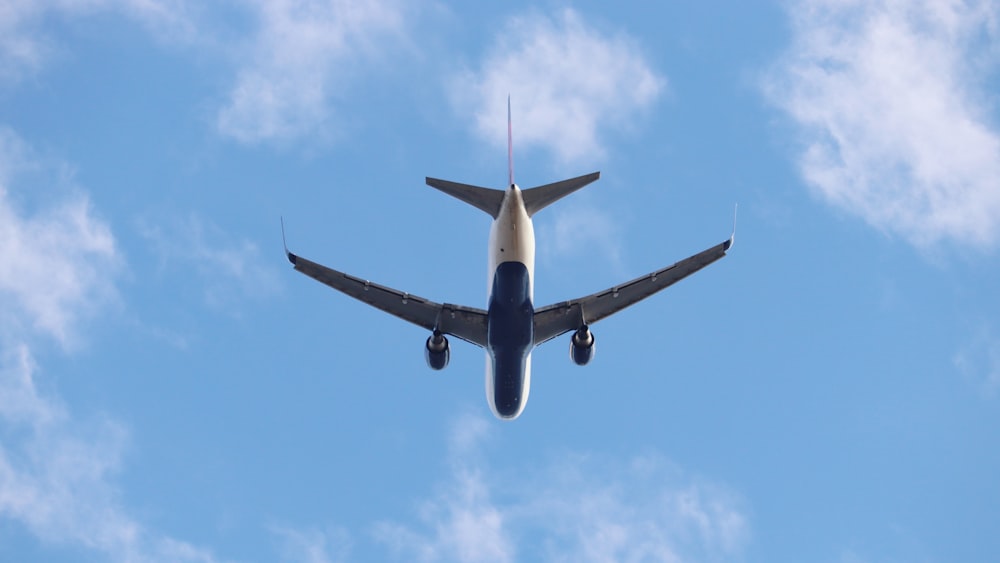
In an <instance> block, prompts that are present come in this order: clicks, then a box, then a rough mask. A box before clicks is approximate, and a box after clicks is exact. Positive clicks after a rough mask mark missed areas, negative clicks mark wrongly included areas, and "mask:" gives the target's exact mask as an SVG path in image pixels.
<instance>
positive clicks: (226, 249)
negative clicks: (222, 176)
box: [139, 214, 280, 311]
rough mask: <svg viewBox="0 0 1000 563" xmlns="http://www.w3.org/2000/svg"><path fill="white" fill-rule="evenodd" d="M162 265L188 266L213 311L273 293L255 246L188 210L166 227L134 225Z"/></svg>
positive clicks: (271, 276)
mask: <svg viewBox="0 0 1000 563" xmlns="http://www.w3.org/2000/svg"><path fill="white" fill-rule="evenodd" d="M139 232H140V234H141V235H142V236H143V237H144V238H146V239H147V240H148V241H149V242H150V244H151V245H152V248H153V250H154V252H155V253H156V254H157V255H158V256H159V259H160V262H161V266H162V267H163V268H165V269H167V268H173V267H180V268H190V269H192V271H193V272H195V273H197V275H198V279H200V280H201V283H202V285H203V290H202V291H203V295H204V298H205V302H206V303H207V304H208V305H210V306H212V307H215V308H217V309H225V310H230V311H232V310H233V307H234V306H235V305H237V304H238V303H239V302H240V301H241V300H244V299H256V298H260V297H263V296H267V295H271V294H273V293H274V292H276V291H278V289H279V287H280V286H279V283H278V277H277V275H276V274H275V272H274V271H273V270H270V269H268V268H265V267H264V266H262V265H261V264H262V263H263V261H262V260H261V258H260V252H259V251H258V249H257V245H256V244H254V243H253V242H251V241H248V240H246V239H242V240H237V239H235V238H234V237H232V236H230V235H228V234H227V233H225V232H224V231H223V230H222V229H221V228H219V227H218V226H217V225H215V224H213V223H212V222H210V221H207V220H205V219H202V218H201V217H199V216H198V215H195V214H192V215H190V216H188V217H187V218H185V219H183V220H179V221H174V222H173V223H171V224H168V225H160V224H152V223H150V222H148V221H144V222H141V223H140V224H139Z"/></svg>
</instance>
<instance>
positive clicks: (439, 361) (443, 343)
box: [424, 330, 451, 369]
mask: <svg viewBox="0 0 1000 563" xmlns="http://www.w3.org/2000/svg"><path fill="white" fill-rule="evenodd" d="M450 358H451V351H450V350H449V349H448V339H447V338H445V337H444V335H443V334H441V333H440V332H439V331H436V330H435V331H434V334H432V335H430V336H428V337H427V344H426V345H425V346H424V359H425V360H427V365H428V366H429V367H430V368H431V369H444V368H445V367H447V366H448V360H449V359H450Z"/></svg>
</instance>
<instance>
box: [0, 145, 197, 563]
mask: <svg viewBox="0 0 1000 563" xmlns="http://www.w3.org/2000/svg"><path fill="white" fill-rule="evenodd" d="M50 167H51V165H47V164H45V163H43V162H41V161H40V160H39V159H37V158H36V157H34V155H33V152H32V151H31V149H30V147H28V146H27V145H26V144H25V143H24V142H23V141H21V140H20V139H19V138H18V137H17V136H16V135H15V134H14V133H13V132H11V131H9V130H0V255H2V256H3V257H4V260H3V262H0V318H2V323H3V324H2V328H3V330H2V331H0V435H2V436H3V441H2V442H0V517H2V518H5V519H9V520H13V521H15V522H18V523H20V524H21V525H23V526H24V527H25V528H26V529H27V530H29V531H30V533H32V534H33V535H34V536H36V537H37V538H38V539H39V540H41V541H42V542H43V543H44V544H47V545H58V546H72V547H83V548H86V549H89V550H94V551H97V552H100V553H103V554H104V555H105V556H107V557H108V558H110V559H112V560H115V561H200V562H210V561H213V557H212V556H211V554H210V553H208V552H207V551H204V550H201V549H199V548H196V547H195V546H192V545H190V544H187V543H185V542H182V541H178V540H175V539H173V538H170V537H167V536H163V535H161V534H158V533H155V532H152V531H149V530H147V529H145V528H144V527H143V526H142V525H141V524H139V523H138V522H137V521H136V520H134V519H133V518H132V517H131V516H129V514H128V513H127V511H126V510H125V509H124V508H123V506H122V504H121V501H120V500H119V497H120V494H119V492H118V490H117V489H116V487H115V486H114V485H113V482H114V481H113V478H114V474H115V473H116V472H117V471H118V469H119V467H120V463H121V456H122V452H123V450H124V448H125V445H126V443H127V438H128V436H127V434H128V433H127V432H126V430H125V429H124V428H123V427H122V426H121V425H120V424H118V423H116V422H114V421H112V420H110V419H107V418H105V417H96V418H95V419H90V420H88V419H80V418H77V417H74V416H73V415H72V414H71V413H70V412H69V410H68V409H67V408H66V407H65V406H64V405H63V404H62V402H61V401H60V400H59V399H58V398H57V397H54V396H50V395H45V394H44V393H42V392H40V391H39V385H38V382H37V366H36V364H35V361H34V357H33V354H32V352H31V348H30V346H29V344H28V341H29V336H30V334H31V331H28V330H24V329H23V327H31V328H33V329H35V333H36V334H38V335H40V336H44V337H50V338H54V339H56V340H57V341H59V342H61V343H63V344H66V343H67V342H70V341H71V340H72V339H73V335H74V334H75V333H76V331H77V330H78V325H79V324H81V322H82V319H83V318H84V317H86V316H87V314H91V313H94V312H96V311H97V310H99V309H100V308H101V307H102V306H104V305H106V304H107V302H108V301H109V300H110V296H112V295H114V294H115V293H116V292H115V288H114V277H115V275H116V272H117V270H118V268H117V267H116V266H117V265H118V263H119V261H120V257H119V255H118V252H117V250H116V246H115V240H114V237H113V236H112V234H111V230H110V228H109V227H108V225H106V224H105V223H104V222H102V221H101V220H100V219H98V218H96V217H95V215H94V213H93V210H92V209H91V207H90V205H89V204H88V203H87V199H86V197H85V196H84V195H82V194H80V193H79V191H78V190H74V191H73V194H72V195H70V196H69V197H68V198H67V199H59V198H55V199H54V201H46V202H42V203H40V204H38V205H37V207H38V210H37V212H36V213H34V214H29V213H28V212H26V211H23V210H22V209H21V207H23V206H26V204H25V205H23V206H19V205H15V200H23V199H27V198H17V197H15V196H14V195H12V194H16V195H19V194H21V192H23V191H24V190H20V186H21V183H22V182H27V183H28V184H30V183H31V181H34V180H38V183H37V185H33V186H31V187H32V188H33V189H32V190H30V191H31V192H32V195H33V196H34V197H33V198H31V199H33V200H43V199H44V197H42V196H40V195H39V193H41V194H46V195H51V193H52V192H59V191H60V190H59V189H58V186H53V183H56V184H58V182H59V174H58V173H57V172H59V171H60V170H61V169H62V168H63V167H61V166H55V169H56V173H53V172H52V171H50V170H48V169H49V168H50ZM15 185H16V186H17V187H18V189H15Z"/></svg>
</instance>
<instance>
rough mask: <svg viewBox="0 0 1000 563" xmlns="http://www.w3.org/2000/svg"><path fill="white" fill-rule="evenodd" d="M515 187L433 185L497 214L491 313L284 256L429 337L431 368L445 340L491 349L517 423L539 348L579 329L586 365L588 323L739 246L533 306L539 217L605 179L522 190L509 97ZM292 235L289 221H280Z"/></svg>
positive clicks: (494, 404)
mask: <svg viewBox="0 0 1000 563" xmlns="http://www.w3.org/2000/svg"><path fill="white" fill-rule="evenodd" d="M507 169H508V170H507V174H508V176H507V178H508V182H507V189H506V190H499V189H492V188H483V187H479V186H473V185H469V184H460V183H457V182H451V181H448V180H440V179H437V178H430V177H428V178H426V183H427V185H428V186H431V187H433V188H436V189H438V190H440V191H442V192H444V193H446V194H448V195H450V196H452V197H455V198H458V199H460V200H462V201H464V202H465V203H468V204H469V205H472V206H473V207H476V208H478V209H480V210H482V211H485V212H486V213H488V214H489V215H490V216H491V217H493V223H492V225H491V226H490V238H489V252H488V260H489V272H490V280H489V287H490V291H489V295H488V299H487V307H486V309H485V310H484V309H477V308H473V307H464V306H461V305H454V304H451V303H435V302H433V301H430V300H428V299H424V298H423V297H418V296H416V295H413V294H410V293H407V292H403V291H399V290H396V289H392V288H390V287H386V286H383V285H379V284H377V283H374V282H371V281H369V280H366V279H362V278H358V277H355V276H352V275H350V274H346V273H344V272H339V271H337V270H334V269H331V268H328V267H326V266H323V265H321V264H318V263H316V262H313V261H311V260H307V259H305V258H302V257H301V256H298V255H296V254H293V253H292V252H290V251H289V250H288V246H287V244H286V245H285V255H286V257H287V258H288V261H289V262H291V263H292V265H293V266H294V269H295V270H297V271H299V272H301V273H303V274H305V275H307V276H309V277H311V278H313V279H315V280H317V281H319V282H321V283H324V284H326V285H328V286H330V287H332V288H333V289H336V290H338V291H340V292H343V293H345V294H347V295H349V296H351V297H353V298H355V299H358V300H360V301H363V302H364V303H367V304H369V305H371V306H373V307H375V308H377V309H381V310H382V311H385V312H387V313H389V314H391V315H395V316H397V317H399V318H401V319H403V320H406V321H409V322H411V323H413V324H415V325H417V326H420V327H422V328H424V329H426V330H429V331H431V334H430V336H428V337H427V341H426V343H425V344H424V357H425V360H426V361H427V365H428V366H429V367H430V368H431V369H434V370H440V369H444V368H445V367H446V366H447V365H448V360H449V358H450V355H451V353H450V347H449V344H448V338H447V337H446V335H447V336H454V337H456V338H459V339H461V340H465V341H466V342H470V343H472V344H475V345H476V346H479V347H481V348H484V349H485V350H486V400H487V402H488V403H489V406H490V410H491V411H492V412H493V414H494V415H495V416H496V417H497V418H500V419H502V420H514V419H516V418H517V417H518V416H520V415H521V413H522V412H524V407H525V405H527V402H528V392H529V391H530V389H531V352H532V350H533V349H534V348H535V347H536V346H538V345H539V344H542V343H545V342H548V341H549V340H551V339H553V338H555V337H557V336H560V335H562V334H565V333H567V332H573V335H572V337H570V358H571V359H572V361H573V362H574V363H576V364H577V365H581V366H582V365H586V364H587V363H589V362H590V361H591V360H592V359H593V358H594V352H595V339H594V334H593V333H592V332H591V330H590V326H591V325H592V324H594V323H596V322H597V321H599V320H601V319H604V318H606V317H608V316H610V315H612V314H614V313H616V312H618V311H621V310H622V309H624V308H626V307H628V306H630V305H633V304H635V303H637V302H639V301H641V300H643V299H645V298H647V297H649V296H650V295H653V294H654V293H656V292H658V291H660V290H662V289H664V288H666V287H669V286H670V285H673V284H674V283H676V282H678V281H680V280H682V279H684V278H686V277H688V276H690V275H691V274H693V273H695V272H697V271H698V270H700V269H702V268H704V267H705V266H708V265H709V264H711V263H713V262H715V261H716V260H719V259H720V258H722V257H723V256H725V255H726V252H727V251H728V250H729V249H730V248H732V245H733V241H734V239H735V236H736V226H735V220H734V224H733V234H732V235H731V236H730V237H729V239H727V240H725V241H723V242H721V243H719V244H717V245H715V246H713V247H711V248H708V249H707V250H704V251H702V252H699V253H698V254H695V255H693V256H691V257H689V258H685V259H684V260H681V261H680V262H677V263H676V264H673V265H671V266H667V267H665V268H662V269H659V270H656V271H654V272H650V273H649V274H646V275H644V276H640V277H638V278H635V279H633V280H631V281H628V282H625V283H623V284H620V285H616V286H614V287H610V288H608V289H606V290H604V291H599V292H597V293H594V294H591V295H587V296H586V297H580V298H578V299H571V300H569V301H562V302H559V303H553V304H552V305H548V306H545V307H542V308H539V309H536V308H535V307H534V299H533V297H534V282H535V275H534V274H535V233H534V228H533V226H532V222H531V218H532V217H533V216H534V215H535V214H536V213H538V212H539V211H541V210H542V209H544V208H545V207H547V206H548V205H550V204H552V203H554V202H555V201H557V200H559V199H561V198H563V197H565V196H567V195H569V194H571V193H573V192H575V191H576V190H579V189H580V188H582V187H584V186H586V185H588V184H590V183H591V182H593V181H595V180H597V179H598V178H599V177H600V174H601V173H600V172H593V173H591V174H586V175H583V176H578V177H576V178H570V179H569V180H562V181H560V182H554V183H551V184H546V185H544V186H538V187H534V188H530V189H526V190H522V189H521V188H520V187H518V185H517V184H515V183H514V152H513V141H512V133H511V119H510V99H509V98H508V100H507ZM282 238H284V222H282Z"/></svg>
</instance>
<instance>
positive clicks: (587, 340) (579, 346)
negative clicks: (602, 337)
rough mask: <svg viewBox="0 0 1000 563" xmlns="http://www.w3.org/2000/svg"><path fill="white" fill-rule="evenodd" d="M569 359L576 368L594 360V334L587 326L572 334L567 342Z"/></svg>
mask: <svg viewBox="0 0 1000 563" xmlns="http://www.w3.org/2000/svg"><path fill="white" fill-rule="evenodd" d="M569 357H570V358H572V359H573V363H575V364H576V365H578V366H585V365H587V364H588V363H589V362H590V360H593V359H594V334H593V333H592V332H590V328H589V327H587V325H583V326H581V327H580V328H579V329H577V331H576V332H574V333H573V338H571V339H570V342H569Z"/></svg>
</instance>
